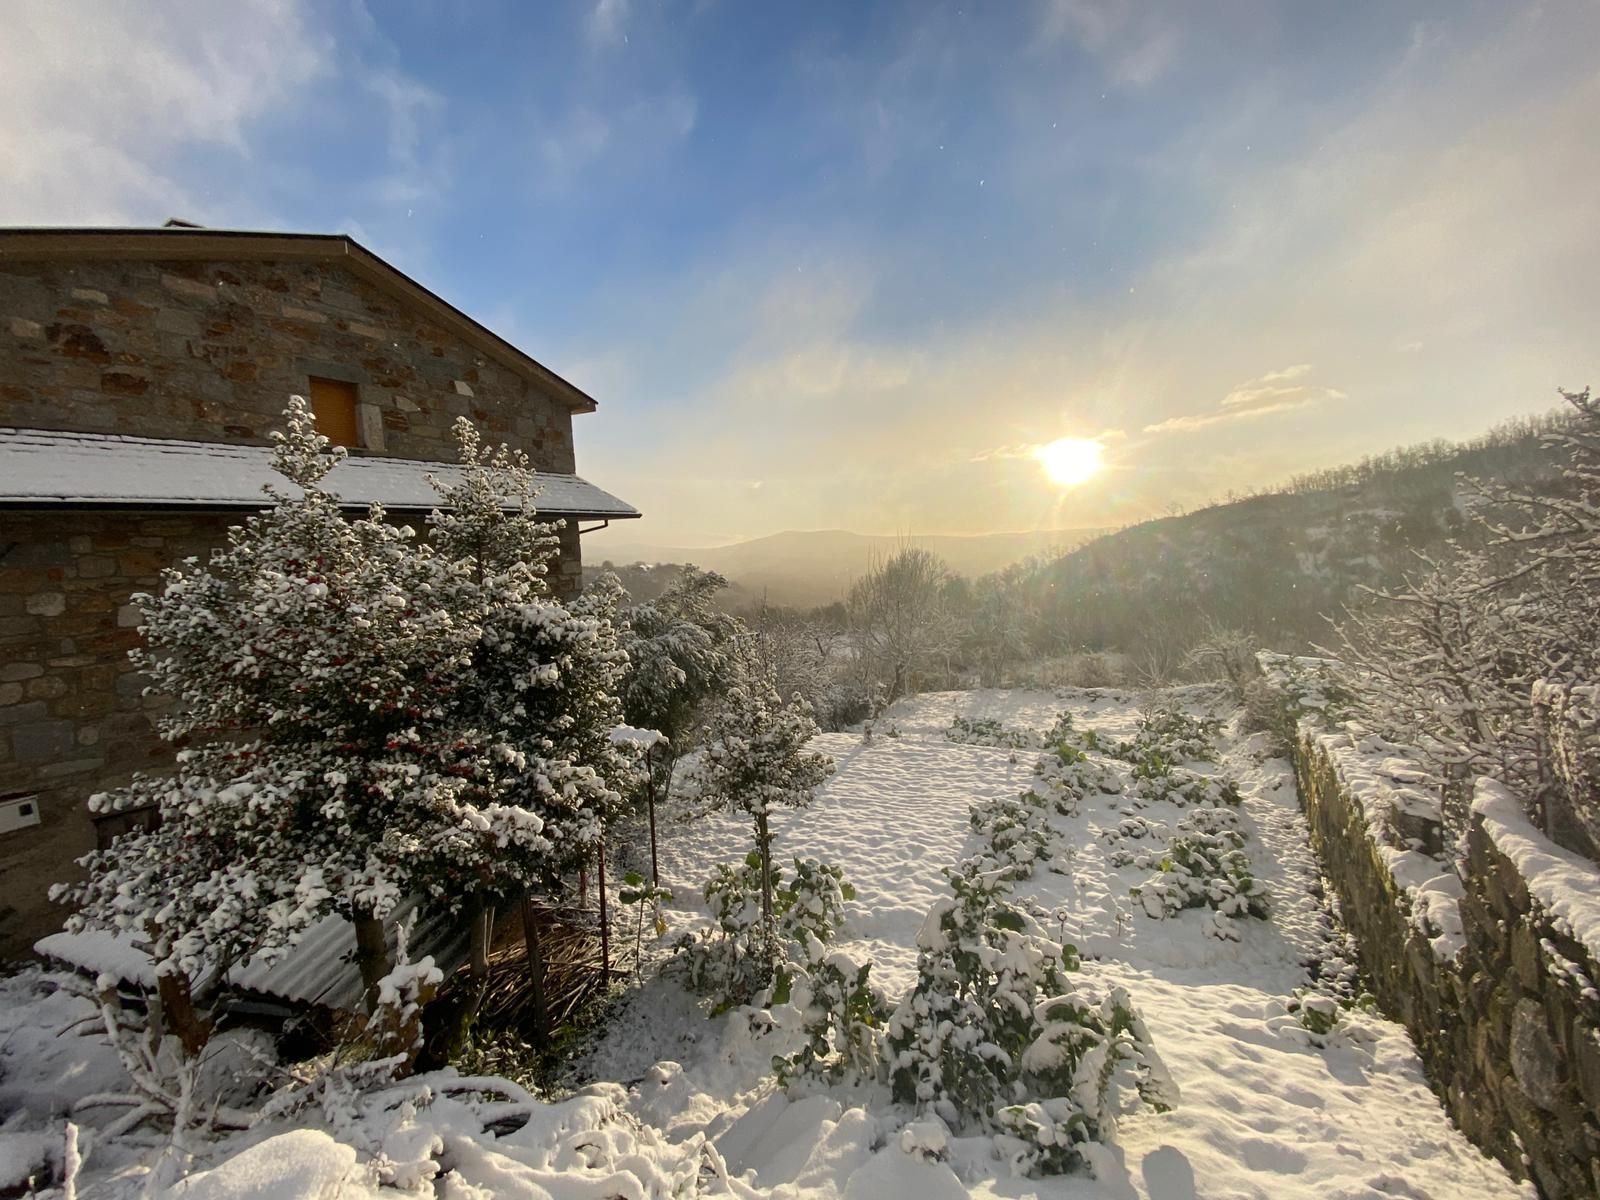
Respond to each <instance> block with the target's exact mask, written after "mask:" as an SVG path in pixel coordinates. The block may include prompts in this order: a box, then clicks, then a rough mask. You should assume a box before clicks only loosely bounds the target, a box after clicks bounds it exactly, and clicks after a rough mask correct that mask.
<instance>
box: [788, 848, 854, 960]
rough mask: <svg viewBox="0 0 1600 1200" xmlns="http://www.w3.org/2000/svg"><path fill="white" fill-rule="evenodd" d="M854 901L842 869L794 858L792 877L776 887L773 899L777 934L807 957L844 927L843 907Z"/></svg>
mask: <svg viewBox="0 0 1600 1200" xmlns="http://www.w3.org/2000/svg"><path fill="white" fill-rule="evenodd" d="M855 898H856V889H855V886H854V885H853V884H851V883H849V882H848V881H847V880H846V879H845V877H844V871H843V870H842V869H840V868H839V867H837V866H835V865H834V864H832V863H825V862H822V861H821V860H820V859H816V858H796V859H795V860H794V877H793V878H792V879H790V880H789V881H788V882H787V883H780V884H779V885H778V889H777V893H776V895H775V897H774V903H775V905H776V907H777V911H778V933H779V935H780V936H781V937H783V938H784V939H785V940H787V941H792V942H798V943H799V944H800V946H801V947H802V948H803V949H804V950H805V951H806V952H807V953H808V954H809V953H810V952H811V951H812V949H813V947H815V946H817V945H825V944H827V943H828V942H831V941H832V940H833V935H834V934H835V933H836V932H837V931H838V929H839V927H840V926H841V925H843V924H844V906H845V904H846V903H847V902H848V901H851V900H854V899H855Z"/></svg>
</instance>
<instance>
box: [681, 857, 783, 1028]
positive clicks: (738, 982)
mask: <svg viewBox="0 0 1600 1200" xmlns="http://www.w3.org/2000/svg"><path fill="white" fill-rule="evenodd" d="M703 894H704V896H705V900H706V904H707V905H708V906H709V907H710V909H711V920H712V924H713V928H712V929H711V930H710V931H708V932H706V933H704V934H702V935H701V936H700V937H699V938H687V939H686V940H685V942H684V945H683V954H682V955H681V961H682V964H683V968H682V969H683V971H684V982H685V983H686V984H687V985H688V986H689V987H690V988H691V989H693V990H694V991H696V992H698V993H700V994H701V995H702V996H708V997H710V998H711V1002H712V1008H711V1011H712V1012H713V1014H715V1013H722V1012H726V1011H727V1010H728V1009H730V1008H734V1007H736V1006H737V1005H740V1004H748V1003H749V1002H750V1001H751V1000H752V999H754V998H755V995H756V993H757V992H759V991H760V990H761V989H762V988H764V987H766V986H767V984H768V983H770V982H771V979H772V966H773V954H772V950H773V947H772V946H770V945H769V944H768V942H767V940H766V937H765V936H764V932H763V929H762V922H761V856H760V855H759V854H757V853H756V852H755V851H753V850H752V851H751V852H750V853H749V855H747V856H746V858H745V859H744V861H743V862H742V863H740V864H739V865H738V866H736V867H734V866H729V865H727V864H726V863H719V864H718V865H717V866H715V867H714V868H712V871H711V878H710V879H708V880H707V881H706V885H705V889H704V893H703Z"/></svg>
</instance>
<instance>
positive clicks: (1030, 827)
mask: <svg viewBox="0 0 1600 1200" xmlns="http://www.w3.org/2000/svg"><path fill="white" fill-rule="evenodd" d="M1046 803H1047V802H1046V800H1045V798H1044V797H1043V796H1040V795H1039V794H1038V793H1037V792H1032V791H1027V792H1022V793H1021V794H1019V795H1017V796H1014V797H1013V796H1001V797H997V798H995V799H993V800H988V801H985V802H983V803H981V804H974V805H973V806H972V809H971V812H970V813H969V815H968V820H969V822H970V823H971V825H972V828H973V829H974V830H976V831H977V832H978V833H981V834H982V835H983V836H984V837H985V839H987V841H988V852H987V854H988V857H989V858H990V860H991V861H992V862H993V863H995V864H997V865H999V866H1000V867H1001V869H1003V870H1004V871H1005V872H1006V873H1007V875H1008V877H1009V878H1012V879H1026V878H1028V877H1029V876H1030V875H1032V874H1033V870H1034V864H1035V863H1039V862H1049V863H1053V862H1054V861H1055V860H1056V859H1057V858H1058V857H1059V856H1060V855H1061V853H1062V851H1063V850H1064V848H1065V846H1066V839H1065V838H1064V837H1063V835H1062V834H1061V833H1060V831H1059V830H1057V829H1056V828H1055V827H1054V826H1053V825H1051V824H1050V817H1049V814H1048V812H1047V811H1046V808H1045V806H1046Z"/></svg>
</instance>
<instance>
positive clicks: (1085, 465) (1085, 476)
mask: <svg viewBox="0 0 1600 1200" xmlns="http://www.w3.org/2000/svg"><path fill="white" fill-rule="evenodd" d="M1104 449H1105V447H1104V446H1102V445H1101V444H1100V443H1099V442H1096V441H1092V440H1090V439H1089V438H1057V439H1056V440H1055V441H1053V442H1051V443H1050V444H1049V445H1046V446H1040V447H1038V448H1037V449H1036V450H1034V452H1033V456H1034V457H1035V458H1037V459H1038V460H1039V463H1040V465H1041V466H1043V467H1044V473H1045V474H1046V475H1048V476H1050V479H1051V481H1052V482H1053V483H1056V484H1059V485H1060V486H1061V487H1074V486H1076V485H1077V484H1080V483H1084V482H1086V481H1088V480H1089V479H1092V478H1093V477H1094V476H1096V475H1098V474H1099V473H1100V469H1101V467H1102V465H1103V464H1102V463H1101V462H1100V453H1101V451H1103V450H1104Z"/></svg>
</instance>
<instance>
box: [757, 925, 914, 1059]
mask: <svg viewBox="0 0 1600 1200" xmlns="http://www.w3.org/2000/svg"><path fill="white" fill-rule="evenodd" d="M797 948H798V949H799V950H800V952H801V954H802V955H803V956H804V957H803V958H802V959H800V960H799V961H791V962H790V963H788V964H786V965H785V966H782V967H780V968H779V969H778V973H777V979H776V983H775V985H774V988H773V994H772V1002H773V1003H774V1004H792V1005H793V1006H794V1007H795V1008H797V1009H799V1011H800V1014H801V1030H802V1032H803V1034H804V1037H805V1041H804V1043H803V1044H802V1045H801V1047H800V1048H799V1049H798V1050H796V1051H794V1052H793V1053H792V1054H788V1055H774V1056H773V1059H772V1069H773V1072H774V1073H775V1074H776V1075H777V1077H778V1083H779V1084H780V1085H781V1086H784V1087H787V1086H788V1085H789V1084H790V1083H792V1082H793V1081H794V1080H796V1079H798V1078H805V1079H813V1080H817V1081H819V1082H823V1083H846V1082H848V1083H856V1082H861V1081H865V1080H871V1079H874V1078H876V1077H877V1074H878V1066H879V1060H880V1057H881V1053H880V1042H881V1030H882V1028H883V1024H884V1020H885V1019H886V1018H887V1017H888V1015H889V1010H888V1005H887V1004H885V1003H884V1001H883V998H882V997H881V996H880V995H879V994H878V992H877V991H876V990H875V989H874V988H873V986H872V983H871V979H870V976H871V974H872V962H871V960H869V959H860V958H857V957H856V956H854V955H852V954H851V953H849V952H848V951H845V950H839V949H836V948H831V947H829V946H827V945H825V944H824V943H823V942H821V941H817V940H813V939H807V940H806V941H804V942H801V943H799V944H798V946H797Z"/></svg>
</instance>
